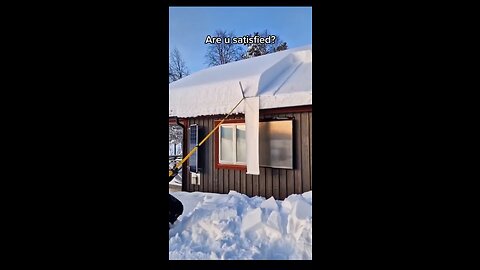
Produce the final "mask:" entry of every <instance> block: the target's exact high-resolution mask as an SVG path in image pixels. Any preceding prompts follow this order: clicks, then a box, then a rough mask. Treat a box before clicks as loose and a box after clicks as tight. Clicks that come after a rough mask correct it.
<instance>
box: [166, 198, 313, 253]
mask: <svg viewBox="0 0 480 270" xmlns="http://www.w3.org/2000/svg"><path fill="white" fill-rule="evenodd" d="M172 195H173V196H175V197H176V198H178V199H179V200H180V201H181V202H182V203H183V205H184V212H183V214H182V215H181V216H180V217H179V219H178V220H177V222H175V224H174V225H173V227H172V228H171V229H170V231H169V237H170V240H169V258H170V260H185V259H195V260H197V259H200V260H202V259H206V260H208V259H213V260H239V259H240V260H243V259H245V260H251V259H254V260H263V259H265V260H276V259H279V260H286V259H298V260H311V259H312V192H311V191H309V192H306V193H304V194H302V195H290V196H289V197H288V198H286V199H285V200H283V201H279V200H275V199H274V198H273V197H271V198H269V199H265V198H263V197H258V196H256V197H253V198H249V197H248V196H246V195H244V194H240V193H238V192H235V191H230V193H229V194H214V193H202V192H193V193H187V192H174V193H172Z"/></svg>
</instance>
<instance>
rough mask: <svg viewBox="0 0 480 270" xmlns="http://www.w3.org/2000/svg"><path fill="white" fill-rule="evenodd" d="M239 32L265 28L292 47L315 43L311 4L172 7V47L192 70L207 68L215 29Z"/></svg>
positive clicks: (170, 15) (241, 34)
mask: <svg viewBox="0 0 480 270" xmlns="http://www.w3.org/2000/svg"><path fill="white" fill-rule="evenodd" d="M217 29H220V30H227V31H228V32H230V31H233V32H234V33H235V35H236V36H239V37H242V36H244V35H248V34H253V33H254V32H262V31H263V30H265V29H267V30H268V32H269V33H270V34H274V35H278V36H279V37H280V39H281V40H283V41H285V42H287V45H288V47H289V48H295V47H300V46H303V45H307V44H311V43H312V8H311V7H170V9H169V31H168V40H169V41H168V46H169V50H170V51H172V50H173V48H175V47H176V48H177V49H178V50H179V51H180V53H181V55H182V58H183V59H184V60H185V62H186V64H187V66H188V68H189V70H190V73H194V72H196V71H199V70H202V69H205V68H207V67H208V65H207V64H205V53H206V52H207V46H208V45H206V44H204V41H205V37H206V36H207V35H212V36H213V35H214V33H215V30H217Z"/></svg>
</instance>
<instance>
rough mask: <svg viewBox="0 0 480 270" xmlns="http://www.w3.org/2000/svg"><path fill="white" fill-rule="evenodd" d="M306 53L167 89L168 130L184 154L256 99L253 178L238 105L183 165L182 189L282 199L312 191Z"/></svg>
mask: <svg viewBox="0 0 480 270" xmlns="http://www.w3.org/2000/svg"><path fill="white" fill-rule="evenodd" d="M311 67H312V61H311V46H305V47H301V48H297V49H290V50H286V51H281V52H277V53H273V54H268V55H264V56H259V57H255V58H251V59H246V60H241V61H237V62H233V63H229V64H225V65H221V66H216V67H212V68H208V69H205V70H202V71H199V72H197V73H194V74H192V75H189V76H187V77H185V78H183V79H181V80H179V81H176V82H173V83H171V84H170V87H169V88H170V89H169V99H170V100H169V101H170V102H169V110H170V121H169V124H170V125H178V124H180V125H181V126H182V127H184V138H183V139H184V141H183V146H184V149H183V154H184V155H187V154H188V153H189V152H190V150H191V149H192V148H193V147H194V146H195V145H197V144H198V143H199V142H201V141H202V139H203V138H205V136H206V135H207V134H208V133H209V132H210V131H212V130H214V129H215V127H216V125H217V124H218V123H219V122H220V121H221V120H222V119H223V118H224V117H225V116H226V115H227V114H228V112H230V111H231V110H232V108H233V107H234V106H235V104H237V103H238V101H239V100H241V99H242V95H244V96H245V97H256V98H258V99H259V110H258V118H259V119H258V150H259V151H258V160H259V174H258V175H255V174H253V175H252V174H247V166H246V159H247V158H248V155H246V153H245V149H246V147H245V145H246V144H247V143H248V142H247V141H246V138H245V129H246V125H245V110H244V108H243V107H242V106H239V107H238V108H237V109H236V110H234V112H233V114H232V115H230V116H229V117H228V118H227V119H226V120H225V121H224V122H223V123H222V125H221V126H219V128H218V129H217V130H216V131H215V132H214V134H213V135H212V136H211V137H210V138H209V139H207V140H206V141H205V143H204V144H202V145H201V146H200V147H199V149H198V151H197V153H196V154H194V155H192V157H190V159H189V160H188V161H187V162H186V163H184V166H183V170H182V178H183V182H182V190H183V191H188V192H193V191H201V192H213V193H228V192H229V191H231V190H234V191H237V192H240V193H243V194H246V195H248V196H262V197H266V198H269V197H271V196H273V197H274V198H275V199H279V200H282V199H284V198H286V197H288V196H289V195H291V194H301V193H303V192H307V191H310V190H312V174H313V171H312V156H313V152H312V140H313V138H312V97H311V95H312V69H311Z"/></svg>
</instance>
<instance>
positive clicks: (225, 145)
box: [219, 124, 247, 165]
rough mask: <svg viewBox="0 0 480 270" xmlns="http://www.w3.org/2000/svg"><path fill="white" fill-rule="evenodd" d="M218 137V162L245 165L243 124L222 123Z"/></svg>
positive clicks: (245, 146)
mask: <svg viewBox="0 0 480 270" xmlns="http://www.w3.org/2000/svg"><path fill="white" fill-rule="evenodd" d="M219 137H220V140H219V153H220V155H219V162H220V164H234V165H245V164H246V162H247V155H246V148H247V145H246V141H245V124H223V125H221V126H220V128H219Z"/></svg>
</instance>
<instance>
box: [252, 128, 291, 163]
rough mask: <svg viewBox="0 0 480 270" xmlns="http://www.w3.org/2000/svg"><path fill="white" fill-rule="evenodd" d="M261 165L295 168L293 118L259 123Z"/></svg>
mask: <svg viewBox="0 0 480 270" xmlns="http://www.w3.org/2000/svg"><path fill="white" fill-rule="evenodd" d="M259 124H260V125H259V128H258V133H259V134H258V136H259V138H258V139H259V142H258V149H259V152H260V155H259V159H260V160H259V162H260V166H264V167H272V168H282V169H293V120H276V121H264V122H260V123H259Z"/></svg>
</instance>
